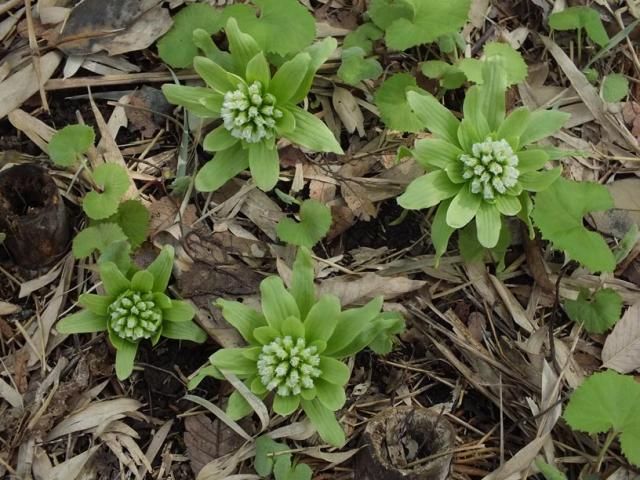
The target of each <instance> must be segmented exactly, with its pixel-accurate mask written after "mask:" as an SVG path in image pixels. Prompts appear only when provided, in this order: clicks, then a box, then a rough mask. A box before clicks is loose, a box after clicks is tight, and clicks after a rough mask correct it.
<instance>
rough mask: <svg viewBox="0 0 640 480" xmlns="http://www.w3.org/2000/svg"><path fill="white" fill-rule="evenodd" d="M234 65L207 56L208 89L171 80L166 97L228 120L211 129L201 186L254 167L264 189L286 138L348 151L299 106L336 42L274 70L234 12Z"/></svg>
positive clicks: (199, 64)
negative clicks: (279, 145) (279, 144)
mask: <svg viewBox="0 0 640 480" xmlns="http://www.w3.org/2000/svg"><path fill="white" fill-rule="evenodd" d="M226 34H227V39H228V41H229V48H230V52H231V56H230V67H229V66H228V67H229V68H230V70H225V68H224V67H223V66H222V65H220V64H219V63H216V62H215V61H213V60H211V59H210V58H206V57H196V58H195V60H194V67H195V69H196V72H198V74H199V75H200V76H201V77H202V78H203V80H204V81H205V83H206V84H207V86H208V88H202V87H186V86H181V85H164V86H163V91H164V94H165V96H166V97H167V99H168V100H169V101H170V102H171V103H174V104H176V105H181V106H183V107H185V108H187V109H190V110H192V111H193V113H195V114H197V115H200V116H203V117H208V118H214V119H217V118H219V119H221V120H222V125H220V126H218V127H217V128H215V129H214V130H213V131H212V132H211V133H209V134H208V135H207V136H206V137H205V139H204V142H203V147H204V149H205V150H208V151H211V152H216V153H215V156H214V158H213V160H211V161H210V162H208V163H207V164H206V165H205V166H204V167H203V168H202V169H201V170H200V172H198V175H197V176H196V188H197V189H198V190H200V191H205V192H210V191H214V190H217V189H218V188H220V187H221V186H222V185H223V184H224V183H226V182H227V181H228V180H229V179H231V178H233V177H235V176H236V175H237V174H238V173H240V172H241V171H243V170H245V169H247V168H249V169H250V170H251V174H252V176H253V178H254V180H255V182H256V184H257V185H258V187H259V188H261V189H262V190H270V189H272V188H273V187H274V186H275V185H276V183H277V181H278V176H279V174H280V159H279V156H278V149H277V147H276V142H277V140H278V139H279V138H286V139H287V140H289V141H291V142H292V143H295V144H297V145H300V146H302V147H305V148H308V149H310V150H314V151H323V152H334V153H342V149H341V148H340V145H339V144H338V142H337V141H336V139H335V138H334V136H333V134H332V133H331V131H330V130H329V128H328V127H327V126H326V125H325V124H324V123H323V122H322V121H321V120H320V119H319V118H318V117H316V116H315V115H312V114H311V113H309V112H307V111H306V110H303V109H302V108H300V107H298V106H297V104H298V103H299V102H301V101H302V100H303V99H304V98H305V97H306V95H307V93H308V92H309V89H310V88H311V82H312V80H313V76H314V75H315V72H316V70H317V69H318V68H319V67H320V65H321V64H322V63H323V62H324V61H325V60H326V58H327V57H328V56H329V54H330V53H331V52H332V51H333V50H334V49H335V45H336V44H335V40H333V39H325V40H324V41H323V42H320V43H319V44H316V45H313V46H311V47H309V49H307V50H306V51H304V52H301V53H299V54H297V55H296V56H295V57H293V58H292V59H291V60H289V61H286V62H285V63H283V64H282V66H281V67H280V68H279V69H278V70H277V72H276V73H275V74H274V75H273V76H272V75H271V69H270V67H269V63H268V62H267V59H266V57H265V55H264V53H263V52H262V50H261V49H260V47H259V46H258V43H257V42H256V41H255V39H253V37H251V36H250V35H248V34H246V33H243V32H241V31H240V29H239V28H238V23H237V22H236V20H235V19H233V18H231V19H229V21H228V22H227V26H226Z"/></svg>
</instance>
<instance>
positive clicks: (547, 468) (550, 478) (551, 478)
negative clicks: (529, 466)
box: [536, 457, 567, 480]
mask: <svg viewBox="0 0 640 480" xmlns="http://www.w3.org/2000/svg"><path fill="white" fill-rule="evenodd" d="M536 467H538V470H540V472H541V473H542V475H544V478H545V479H546V480H567V476H566V475H565V474H564V473H562V472H561V471H560V470H558V469H557V468H556V467H554V466H553V465H549V464H548V463H547V462H545V461H544V460H542V458H541V457H539V458H537V459H536Z"/></svg>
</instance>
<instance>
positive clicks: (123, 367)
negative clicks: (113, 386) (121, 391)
mask: <svg viewBox="0 0 640 480" xmlns="http://www.w3.org/2000/svg"><path fill="white" fill-rule="evenodd" d="M114 346H115V347H116V375H117V377H118V380H125V379H126V378H128V377H129V376H130V375H131V372H133V362H134V361H135V359H136V353H138V344H137V343H131V342H127V341H122V342H120V343H119V345H117V346H116V345H114Z"/></svg>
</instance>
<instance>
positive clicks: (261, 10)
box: [224, 0, 316, 56]
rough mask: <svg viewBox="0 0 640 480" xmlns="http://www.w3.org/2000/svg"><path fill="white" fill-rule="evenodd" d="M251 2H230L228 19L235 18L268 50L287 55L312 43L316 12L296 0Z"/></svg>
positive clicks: (226, 10)
mask: <svg viewBox="0 0 640 480" xmlns="http://www.w3.org/2000/svg"><path fill="white" fill-rule="evenodd" d="M252 3H253V4H254V5H255V7H257V8H252V7H253V6H250V4H249V5H241V4H236V5H231V6H229V7H227V8H225V9H224V16H225V18H230V17H234V18H236V19H237V21H238V25H239V27H240V30H242V31H243V32H245V33H248V34H249V35H251V36H252V37H253V38H254V39H255V41H256V42H257V43H258V45H259V46H260V47H261V48H262V49H263V50H265V51H267V52H270V53H275V54H278V55H281V56H286V55H289V54H292V53H297V52H299V51H301V50H303V49H304V48H305V47H307V46H308V45H310V44H311V42H313V39H314V38H315V35H316V27H315V20H314V18H313V15H311V13H310V12H309V11H308V10H307V9H306V8H305V7H304V6H303V5H302V4H300V2H298V1H297V0H252Z"/></svg>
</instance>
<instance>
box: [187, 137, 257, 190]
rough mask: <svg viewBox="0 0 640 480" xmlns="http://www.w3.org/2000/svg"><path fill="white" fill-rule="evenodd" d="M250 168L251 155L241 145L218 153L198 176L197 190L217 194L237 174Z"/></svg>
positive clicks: (238, 144)
mask: <svg viewBox="0 0 640 480" xmlns="http://www.w3.org/2000/svg"><path fill="white" fill-rule="evenodd" d="M247 168H249V154H248V152H246V151H245V150H243V149H242V146H241V145H240V143H237V144H235V145H234V146H233V147H231V148H228V149H226V150H223V151H221V152H217V153H216V154H215V156H214V157H213V159H212V160H210V161H209V162H207V163H206V164H205V165H204V167H202V168H201V169H200V171H199V172H198V174H197V175H196V183H195V184H196V189H198V191H200V192H215V191H216V190H218V189H219V188H220V187H221V186H223V185H224V184H225V183H227V182H228V181H229V180H231V179H232V178H233V177H235V176H236V175H237V174H239V173H240V172H242V171H243V170H246V169H247Z"/></svg>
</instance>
